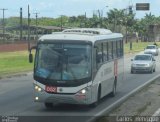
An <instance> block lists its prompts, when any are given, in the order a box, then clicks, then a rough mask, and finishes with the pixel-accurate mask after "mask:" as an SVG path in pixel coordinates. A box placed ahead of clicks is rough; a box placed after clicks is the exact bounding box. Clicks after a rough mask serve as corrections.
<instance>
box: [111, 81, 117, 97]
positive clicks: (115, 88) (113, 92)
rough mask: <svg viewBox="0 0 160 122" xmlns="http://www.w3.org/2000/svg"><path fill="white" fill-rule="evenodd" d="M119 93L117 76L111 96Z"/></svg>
mask: <svg viewBox="0 0 160 122" xmlns="http://www.w3.org/2000/svg"><path fill="white" fill-rule="evenodd" d="M116 93H117V78H115V81H114V84H113V90H112V92H111V97H114V96H115V95H116Z"/></svg>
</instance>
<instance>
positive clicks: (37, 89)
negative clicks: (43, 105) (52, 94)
mask: <svg viewBox="0 0 160 122" xmlns="http://www.w3.org/2000/svg"><path fill="white" fill-rule="evenodd" d="M34 89H35V90H36V91H38V92H41V91H42V88H40V87H39V86H37V85H36V86H35V87H34Z"/></svg>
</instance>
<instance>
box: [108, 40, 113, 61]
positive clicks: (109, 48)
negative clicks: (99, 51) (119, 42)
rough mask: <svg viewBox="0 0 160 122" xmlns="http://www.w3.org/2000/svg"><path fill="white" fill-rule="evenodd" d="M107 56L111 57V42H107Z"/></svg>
mask: <svg viewBox="0 0 160 122" xmlns="http://www.w3.org/2000/svg"><path fill="white" fill-rule="evenodd" d="M108 58H109V60H111V59H112V42H108Z"/></svg>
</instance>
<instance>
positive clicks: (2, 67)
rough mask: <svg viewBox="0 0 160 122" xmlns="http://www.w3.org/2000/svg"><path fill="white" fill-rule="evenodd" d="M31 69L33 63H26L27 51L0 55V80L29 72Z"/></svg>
mask: <svg viewBox="0 0 160 122" xmlns="http://www.w3.org/2000/svg"><path fill="white" fill-rule="evenodd" d="M32 69H33V63H32V64H30V63H29V62H28V52H27V51H17V52H1V53H0V78H2V77H5V76H8V75H12V74H17V73H23V72H27V71H31V70H32Z"/></svg>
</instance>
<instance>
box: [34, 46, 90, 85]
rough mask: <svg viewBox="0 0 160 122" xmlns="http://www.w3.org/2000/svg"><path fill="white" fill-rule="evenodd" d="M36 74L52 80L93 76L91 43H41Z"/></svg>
mask: <svg viewBox="0 0 160 122" xmlns="http://www.w3.org/2000/svg"><path fill="white" fill-rule="evenodd" d="M34 74H35V76H37V77H39V78H43V79H47V80H50V81H51V82H55V81H56V82H57V81H59V82H63V81H68V82H69V81H76V80H77V81H78V80H80V79H85V78H88V77H90V76H91V45H88V44H62V43H60V44H58V43H55V44H53V43H52V44H46V43H45V44H43V43H42V44H39V45H38V48H37V54H36V62H35V72H34Z"/></svg>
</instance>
